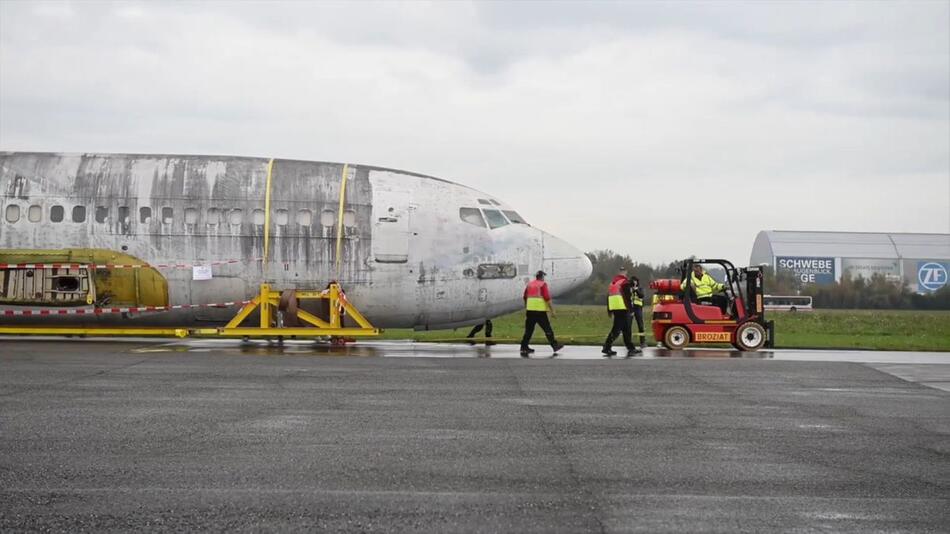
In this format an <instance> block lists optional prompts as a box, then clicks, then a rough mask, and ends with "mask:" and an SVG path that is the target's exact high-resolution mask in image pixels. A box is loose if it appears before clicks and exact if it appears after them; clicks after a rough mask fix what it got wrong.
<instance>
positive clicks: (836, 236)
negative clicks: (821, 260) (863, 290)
mask: <svg viewBox="0 0 950 534" xmlns="http://www.w3.org/2000/svg"><path fill="white" fill-rule="evenodd" d="M775 256H793V257H794V256H804V257H839V258H866V259H903V258H907V259H922V260H923V259H927V260H950V234H895V233H871V232H790V231H785V230H764V231H762V232H759V235H757V236H756V238H755V244H754V245H753V246H752V259H751V262H750V263H751V264H752V265H757V264H760V263H771V262H772V258H773V257H775Z"/></svg>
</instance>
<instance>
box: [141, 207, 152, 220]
mask: <svg viewBox="0 0 950 534" xmlns="http://www.w3.org/2000/svg"><path fill="white" fill-rule="evenodd" d="M139 222H140V223H142V224H148V223H150V222H152V208H150V207H148V206H142V207H141V208H139Z"/></svg>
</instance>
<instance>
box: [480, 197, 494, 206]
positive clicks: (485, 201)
mask: <svg viewBox="0 0 950 534" xmlns="http://www.w3.org/2000/svg"><path fill="white" fill-rule="evenodd" d="M478 203H479V204H484V205H486V206H491V202H489V201H488V200H487V199H484V198H480V199H478Z"/></svg>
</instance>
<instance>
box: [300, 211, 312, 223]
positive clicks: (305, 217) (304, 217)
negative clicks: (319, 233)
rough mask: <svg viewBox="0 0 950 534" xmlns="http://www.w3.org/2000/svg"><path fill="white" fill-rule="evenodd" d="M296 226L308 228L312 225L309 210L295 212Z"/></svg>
mask: <svg viewBox="0 0 950 534" xmlns="http://www.w3.org/2000/svg"><path fill="white" fill-rule="evenodd" d="M297 224H299V225H300V226H310V225H311V224H313V212H312V211H310V210H297Z"/></svg>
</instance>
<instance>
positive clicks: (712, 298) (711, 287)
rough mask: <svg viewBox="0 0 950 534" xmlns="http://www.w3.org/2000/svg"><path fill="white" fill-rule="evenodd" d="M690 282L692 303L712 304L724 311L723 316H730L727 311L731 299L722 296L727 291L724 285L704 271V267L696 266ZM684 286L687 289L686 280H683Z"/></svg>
mask: <svg viewBox="0 0 950 534" xmlns="http://www.w3.org/2000/svg"><path fill="white" fill-rule="evenodd" d="M691 278H692V280H690V284H691V286H690V295H688V296H689V298H690V300H691V301H693V302H695V303H697V304H712V305H713V306H717V307H719V309H720V310H722V313H723V315H729V313H728V312H727V311H726V310H727V308H728V307H729V299H728V298H727V297H726V296H725V295H722V294H717V293H722V292H723V290H724V289H725V288H724V286H723V285H722V284H720V283H719V282H717V281H716V280H714V279H713V277H712V276H710V275H709V273H707V272H705V271H703V267H702V265H699V264H694V265H693V272H692V275H691ZM682 286H683V287H684V288H685V287H686V280H683V283H682Z"/></svg>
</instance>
